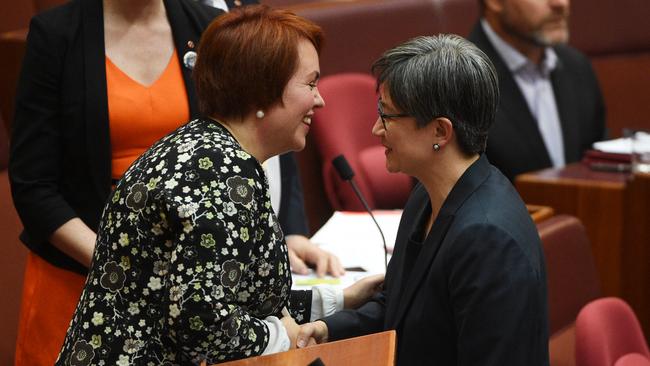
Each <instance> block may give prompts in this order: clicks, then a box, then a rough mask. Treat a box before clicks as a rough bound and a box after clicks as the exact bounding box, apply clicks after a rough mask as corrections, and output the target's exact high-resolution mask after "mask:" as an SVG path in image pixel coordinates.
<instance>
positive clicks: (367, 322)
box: [321, 292, 386, 341]
mask: <svg viewBox="0 0 650 366" xmlns="http://www.w3.org/2000/svg"><path fill="white" fill-rule="evenodd" d="M385 314H386V296H385V293H384V292H381V293H378V294H377V295H375V296H374V297H373V298H372V299H371V300H370V301H368V302H367V303H366V304H364V305H363V306H361V307H360V308H358V309H356V310H342V311H339V312H338V313H335V314H333V315H330V316H328V317H326V318H324V319H321V320H322V321H324V322H325V324H327V330H328V333H329V337H328V340H329V341H336V340H339V339H346V338H351V337H358V336H362V335H366V334H370V333H377V332H381V331H383V330H384V318H385Z"/></svg>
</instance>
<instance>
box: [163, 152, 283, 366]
mask: <svg viewBox="0 0 650 366" xmlns="http://www.w3.org/2000/svg"><path fill="white" fill-rule="evenodd" d="M185 144H186V145H187V146H186V149H185V150H187V151H185V152H183V149H182V148H181V149H179V152H180V154H179V155H178V158H177V160H178V161H179V162H180V163H181V164H183V166H184V167H185V168H183V169H179V170H178V171H177V172H176V173H175V174H174V175H173V176H172V177H171V179H169V180H167V181H166V182H164V185H165V187H166V190H165V195H166V196H167V197H166V199H165V201H166V202H167V209H166V211H167V212H168V215H169V217H168V220H167V221H168V222H169V225H170V229H171V230H170V232H171V233H173V234H174V235H173V238H171V240H172V242H171V243H170V245H172V246H173V249H172V255H171V261H170V268H169V275H168V279H169V280H168V281H167V283H166V284H165V287H166V288H165V290H166V291H167V293H168V296H166V299H167V301H168V304H165V305H166V306H165V307H164V309H163V311H166V312H167V314H166V316H165V319H166V320H165V321H166V322H167V324H164V326H165V327H169V334H170V338H171V340H172V341H173V342H175V343H176V344H177V345H178V346H179V347H178V349H179V350H182V352H183V353H184V356H185V357H187V358H189V359H190V360H191V361H193V362H196V361H200V360H204V359H205V360H207V362H208V364H210V363H215V362H221V361H224V360H232V359H238V358H243V357H248V356H254V355H258V354H261V353H262V352H263V351H264V348H265V346H266V345H267V344H268V342H269V330H268V328H267V326H266V325H265V322H264V321H263V319H264V318H266V317H267V316H270V315H272V314H275V313H277V310H278V308H281V306H280V305H281V304H282V302H283V301H282V298H283V296H282V295H283V294H284V297H285V298H286V297H288V294H289V289H288V284H284V285H282V282H283V281H282V280H283V276H284V272H286V271H288V267H287V266H286V265H285V266H284V267H283V266H282V263H281V261H280V259H281V258H279V257H278V256H279V255H280V254H282V253H280V254H278V253H279V252H278V251H279V250H281V249H279V248H277V246H276V245H275V244H274V243H275V242H277V241H279V240H277V238H276V236H277V234H276V233H275V232H274V226H277V223H275V224H274V219H273V218H272V217H269V212H272V211H271V210H270V201H269V202H267V201H268V199H267V197H266V189H265V188H264V187H265V186H264V185H265V182H264V181H263V179H260V176H259V171H258V169H257V163H255V161H254V159H253V158H252V157H251V156H250V155H248V154H246V153H245V152H243V151H242V150H239V149H237V148H225V149H222V150H221V151H218V150H215V149H213V148H209V146H208V148H202V146H201V145H200V144H198V145H197V144H193V143H192V142H191V141H190V142H186V143H185ZM184 154H186V155H184ZM267 205H268V207H267ZM280 235H281V234H280ZM280 239H281V238H280ZM285 255H286V254H285ZM274 294H276V295H274Z"/></svg>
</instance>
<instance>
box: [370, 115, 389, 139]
mask: <svg viewBox="0 0 650 366" xmlns="http://www.w3.org/2000/svg"><path fill="white" fill-rule="evenodd" d="M384 132H386V130H384V125H383V124H382V123H381V118H380V117H377V119H376V120H375V124H374V125H372V134H373V135H375V136H381V135H383V134H384Z"/></svg>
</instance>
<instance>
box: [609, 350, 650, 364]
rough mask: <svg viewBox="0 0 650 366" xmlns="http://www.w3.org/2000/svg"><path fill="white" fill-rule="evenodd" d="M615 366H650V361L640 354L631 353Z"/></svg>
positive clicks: (620, 359) (619, 360)
mask: <svg viewBox="0 0 650 366" xmlns="http://www.w3.org/2000/svg"><path fill="white" fill-rule="evenodd" d="M614 366H650V359H649V358H648V357H645V356H643V355H641V354H638V353H629V354H627V355H625V356H623V357H621V358H619V359H618V361H616V363H615V364H614Z"/></svg>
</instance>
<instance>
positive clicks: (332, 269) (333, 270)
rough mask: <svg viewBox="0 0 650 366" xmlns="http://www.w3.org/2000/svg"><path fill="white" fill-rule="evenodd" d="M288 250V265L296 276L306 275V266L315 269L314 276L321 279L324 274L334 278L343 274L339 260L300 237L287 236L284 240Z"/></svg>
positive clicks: (305, 238)
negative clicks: (308, 265)
mask: <svg viewBox="0 0 650 366" xmlns="http://www.w3.org/2000/svg"><path fill="white" fill-rule="evenodd" d="M285 240H286V242H287V247H288V248H289V264H290V265H291V271H292V272H294V273H298V274H307V273H308V271H309V270H308V268H307V264H310V265H312V266H314V267H316V275H317V276H318V277H323V276H324V275H325V274H326V273H329V274H331V275H332V276H334V277H339V276H342V275H344V274H345V269H343V266H342V265H341V262H339V259H338V258H337V257H336V256H335V255H333V254H331V253H329V252H326V251H324V250H322V249H321V248H319V247H318V246H316V245H315V244H314V243H312V242H311V241H310V240H309V239H308V238H307V237H305V236H302V235H287V237H286V238H285Z"/></svg>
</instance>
